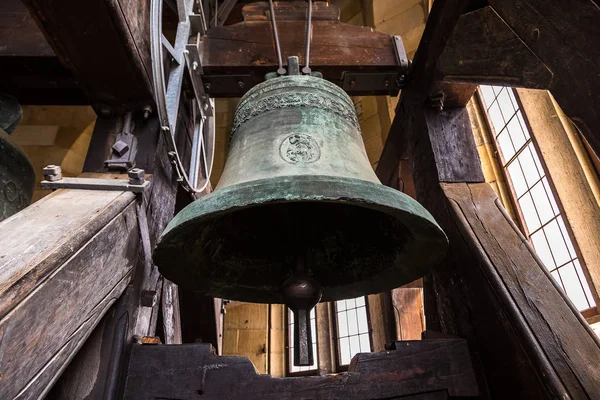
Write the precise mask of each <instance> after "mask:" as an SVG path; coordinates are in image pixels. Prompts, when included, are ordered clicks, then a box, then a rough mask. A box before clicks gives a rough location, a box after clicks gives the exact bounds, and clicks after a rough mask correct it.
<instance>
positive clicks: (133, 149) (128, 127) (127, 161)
mask: <svg viewBox="0 0 600 400" xmlns="http://www.w3.org/2000/svg"><path fill="white" fill-rule="evenodd" d="M132 120H133V116H132V113H131V112H128V113H127V114H126V115H125V120H124V122H123V130H122V132H121V133H119V134H118V135H117V138H116V139H115V144H113V146H112V153H111V157H110V158H109V159H108V160H106V161H104V166H105V167H106V168H108V169H109V170H117V171H127V170H129V169H131V168H133V167H135V155H136V153H137V138H136V137H135V135H132V134H131V131H132V125H133V123H132Z"/></svg>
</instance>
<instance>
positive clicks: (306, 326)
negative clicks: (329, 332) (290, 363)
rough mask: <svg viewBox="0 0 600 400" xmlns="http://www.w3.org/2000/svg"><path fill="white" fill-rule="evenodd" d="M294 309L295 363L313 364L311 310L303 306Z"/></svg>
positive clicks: (297, 364)
mask: <svg viewBox="0 0 600 400" xmlns="http://www.w3.org/2000/svg"><path fill="white" fill-rule="evenodd" d="M293 311H294V365H295V366H297V367H299V366H311V365H313V363H314V355H313V351H312V350H313V348H312V332H311V329H310V310H308V309H306V308H301V309H297V310H293Z"/></svg>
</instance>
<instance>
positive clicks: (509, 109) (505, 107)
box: [496, 88, 515, 122]
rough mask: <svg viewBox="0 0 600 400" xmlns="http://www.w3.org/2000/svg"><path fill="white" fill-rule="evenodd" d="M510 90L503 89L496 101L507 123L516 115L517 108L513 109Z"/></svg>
mask: <svg viewBox="0 0 600 400" xmlns="http://www.w3.org/2000/svg"><path fill="white" fill-rule="evenodd" d="M508 90H510V89H507V88H503V89H502V90H501V91H500V93H499V94H498V97H497V99H496V101H497V102H498V105H499V106H500V112H502V116H503V117H504V121H505V122H508V121H509V120H510V119H511V118H512V116H513V115H514V114H515V108H514V107H513V104H512V101H510V97H509V96H508Z"/></svg>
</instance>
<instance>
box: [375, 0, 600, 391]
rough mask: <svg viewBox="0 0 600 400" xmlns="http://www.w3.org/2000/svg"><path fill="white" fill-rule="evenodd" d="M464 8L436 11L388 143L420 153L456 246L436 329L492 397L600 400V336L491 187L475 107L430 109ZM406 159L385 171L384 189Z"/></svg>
mask: <svg viewBox="0 0 600 400" xmlns="http://www.w3.org/2000/svg"><path fill="white" fill-rule="evenodd" d="M511 4H512V3H511ZM465 5H466V3H465V2H461V1H458V0H455V1H446V2H435V3H434V5H433V8H432V10H431V14H430V21H429V22H428V25H427V27H426V29H425V33H424V39H423V41H422V42H421V45H420V47H419V49H418V50H417V54H416V56H415V62H414V64H413V71H414V74H413V77H412V79H411V82H410V85H409V86H408V87H407V88H406V89H405V90H403V92H402V97H401V101H400V104H399V106H398V109H397V114H396V117H395V119H394V124H393V125H392V126H393V127H394V128H393V130H392V131H391V132H390V134H389V138H388V141H390V139H392V140H395V142H391V143H392V144H393V145H394V146H395V149H394V151H393V152H388V154H394V153H395V154H402V153H404V152H406V153H407V154H410V155H411V160H412V163H413V178H414V183H415V191H416V196H417V200H419V201H420V202H421V203H422V204H423V205H424V206H425V207H427V209H428V210H429V211H430V212H431V213H432V214H433V216H434V217H435V218H436V220H437V221H438V223H439V224H440V226H441V227H442V228H443V229H444V231H445V232H446V234H447V235H448V238H449V241H450V249H449V252H448V255H447V256H446V258H445V259H444V261H443V262H442V263H441V264H440V265H439V266H438V267H436V268H435V270H434V271H433V272H432V273H431V274H429V275H427V276H426V277H425V279H424V290H425V313H426V323H427V328H428V329H431V330H436V331H440V332H442V333H445V334H450V335H458V336H461V337H464V338H466V339H467V341H468V343H469V346H470V349H471V356H472V359H473V363H474V367H475V370H476V374H477V380H478V384H479V388H480V394H481V396H482V397H483V398H489V397H490V396H491V395H492V394H493V397H494V398H547V397H556V398H560V397H570V398H593V397H594V396H595V394H597V393H600V372H599V371H598V370H597V369H596V368H595V366H594V365H595V361H593V360H597V359H600V344H599V342H598V339H597V337H596V336H595V335H594V334H593V333H592V332H591V330H590V329H589V326H588V325H587V324H586V322H585V321H584V320H583V319H582V317H581V315H580V314H579V313H578V312H577V310H576V309H575V308H574V307H573V306H572V304H571V303H570V301H569V300H568V299H567V298H566V296H565V294H564V293H563V292H562V291H561V290H560V289H559V288H558V287H557V285H556V284H555V282H554V281H553V280H552V278H551V277H550V276H549V274H548V273H547V271H546V269H545V267H544V266H543V265H542V264H541V262H540V261H539V259H538V258H537V257H536V256H535V253H534V252H533V249H532V248H531V247H530V246H529V245H528V244H527V242H526V240H525V239H524V238H523V237H522V235H521V234H520V233H519V231H518V229H517V228H516V227H515V225H514V224H513V223H512V222H511V221H510V219H509V218H508V217H507V214H506V213H505V212H504V210H503V209H502V207H501V206H499V202H498V200H497V198H496V196H495V195H494V193H493V191H492V189H491V188H490V187H489V185H488V184H486V183H484V182H483V174H482V172H481V169H480V166H479V158H478V155H477V151H476V148H475V144H474V139H473V134H472V132H471V125H470V123H469V119H468V115H467V111H466V109H465V108H456V109H444V111H439V110H436V109H434V108H431V107H429V104H428V102H427V98H428V96H429V95H430V94H431V91H432V90H435V78H434V77H433V76H432V75H433V71H434V70H435V69H436V68H437V63H438V61H439V59H440V55H441V54H442V53H443V51H444V48H445V46H446V44H447V43H448V39H449V38H450V37H451V34H452V32H453V30H454V27H455V26H456V24H457V23H458V21H459V19H460V16H461V14H462V11H463V10H464V9H465V8H464V7H465ZM394 129H397V130H394ZM393 138H395V139H393ZM398 138H402V139H398ZM398 144H401V146H399V145H398ZM386 146H387V143H386ZM384 154H385V153H384ZM399 161H400V160H399V159H397V160H392V159H388V160H385V163H384V164H383V165H384V166H385V168H383V167H382V168H381V169H379V168H378V173H380V177H381V179H382V181H384V182H385V183H387V182H388V179H390V177H391V176H392V175H393V170H390V169H389V168H390V166H393V168H397V165H398V163H399ZM381 165H382V163H381V162H380V166H381ZM574 337H575V338H577V340H573V338H574ZM507 370H510V371H511V374H510V375H507V374H506V371H507Z"/></svg>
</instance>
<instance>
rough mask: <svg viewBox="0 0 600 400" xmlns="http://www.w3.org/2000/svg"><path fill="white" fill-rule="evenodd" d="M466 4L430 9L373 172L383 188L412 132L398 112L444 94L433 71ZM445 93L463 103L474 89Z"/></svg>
mask: <svg viewBox="0 0 600 400" xmlns="http://www.w3.org/2000/svg"><path fill="white" fill-rule="evenodd" d="M468 4H469V1H468V0H449V1H446V2H439V3H436V4H434V6H433V8H432V9H431V12H430V14H429V18H428V22H427V24H426V25H425V31H424V32H423V36H422V38H421V43H420V45H419V48H418V49H417V52H416V53H415V57H414V60H413V64H412V67H411V73H410V74H409V75H408V80H407V82H406V85H405V87H404V89H403V91H402V94H401V98H400V101H399V102H398V106H397V108H396V117H395V118H394V121H393V122H392V126H391V128H390V132H389V134H388V136H387V140H386V142H385V145H384V147H383V151H382V153H381V157H380V159H379V163H378V164H377V171H376V172H377V175H378V176H379V179H380V180H381V182H382V183H383V184H386V185H388V184H389V185H391V184H392V179H393V177H394V175H395V174H397V170H398V165H399V162H400V159H402V158H405V157H406V154H407V153H406V152H407V146H408V143H407V142H406V140H407V132H409V131H410V129H411V128H410V125H411V124H412V120H411V119H410V117H408V118H407V117H405V119H402V118H400V117H399V116H398V115H399V114H403V115H405V113H404V112H403V111H402V110H401V108H402V107H406V106H407V105H408V104H409V103H410V104H421V105H423V104H425V103H426V102H427V101H428V100H429V99H430V97H431V95H432V94H439V93H443V92H444V91H443V90H442V86H441V83H439V82H437V80H436V77H435V70H436V67H437V63H438V61H439V59H440V57H441V55H442V53H443V52H444V49H445V47H446V45H447V44H448V42H449V41H450V38H451V37H452V33H453V31H454V28H455V27H456V24H457V23H458V21H459V19H460V17H461V15H462V13H463V11H464V10H465V8H466V7H467V6H468ZM445 89H446V90H445V91H446V92H447V93H449V95H448V97H450V98H453V99H456V98H459V99H461V100H460V101H464V99H465V98H467V100H468V97H470V94H472V93H473V92H474V91H475V89H476V87H475V86H472V85H469V87H467V88H466V89H467V94H465V93H464V90H465V88H464V87H460V86H458V85H447V86H446V88H445ZM455 89H456V90H458V91H459V92H462V93H461V94H460V95H457V94H455V93H454V90H455ZM407 90H410V91H411V92H412V93H413V95H412V96H410V97H408V98H406V96H405V92H406V91H407ZM469 93H470V94H469ZM449 105H452V106H454V105H459V106H464V104H460V103H458V104H445V106H446V107H447V106H449Z"/></svg>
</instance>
